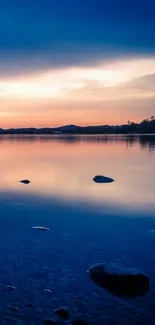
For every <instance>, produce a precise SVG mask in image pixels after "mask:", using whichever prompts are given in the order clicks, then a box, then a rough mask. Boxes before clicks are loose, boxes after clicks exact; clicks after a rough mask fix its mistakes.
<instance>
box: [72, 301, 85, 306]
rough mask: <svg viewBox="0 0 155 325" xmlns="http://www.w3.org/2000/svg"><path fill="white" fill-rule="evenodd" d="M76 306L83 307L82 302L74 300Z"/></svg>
mask: <svg viewBox="0 0 155 325" xmlns="http://www.w3.org/2000/svg"><path fill="white" fill-rule="evenodd" d="M74 302H75V304H76V305H79V306H83V305H84V302H83V301H81V300H75V301H74Z"/></svg>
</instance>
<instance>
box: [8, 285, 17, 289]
mask: <svg viewBox="0 0 155 325" xmlns="http://www.w3.org/2000/svg"><path fill="white" fill-rule="evenodd" d="M5 289H10V290H16V287H14V286H10V285H7V286H6V287H5Z"/></svg>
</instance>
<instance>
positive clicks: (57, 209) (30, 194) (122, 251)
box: [0, 136, 155, 325]
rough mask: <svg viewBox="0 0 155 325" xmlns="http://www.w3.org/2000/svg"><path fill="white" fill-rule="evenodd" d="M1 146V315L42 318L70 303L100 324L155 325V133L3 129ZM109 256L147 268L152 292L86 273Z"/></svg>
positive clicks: (23, 320) (9, 320)
mask: <svg viewBox="0 0 155 325" xmlns="http://www.w3.org/2000/svg"><path fill="white" fill-rule="evenodd" d="M0 152H1V155H0V171H1V181H0V191H1V195H0V207H1V210H0V211H1V213H0V257H1V272H0V286H1V290H2V292H1V295H0V318H1V324H19V325H24V324H31V325H33V324H39V325H40V324H43V318H44V317H54V315H53V309H56V308H59V307H61V306H67V307H68V308H69V310H70V311H71V315H72V319H76V318H81V319H84V320H86V321H88V322H89V323H90V324H94V325H95V324H117V325H124V324H127V325H128V324H150V325H152V324H154V318H155V309H154V306H155V272H154V271H155V252H154V247H155V234H154V233H150V232H149V230H151V229H155V213H154V211H155V199H154V198H155V172H154V166H155V136H141V137H138V136H135V137H121V136H116V137H114V136H109V137H104V136H98V137H96V136H84V137H74V136H71V137H62V136H59V137H56V136H53V137H49V136H47V137H1V138H0ZM98 174H101V175H105V176H108V177H112V178H113V179H114V180H115V181H114V182H113V183H111V184H96V183H94V182H93V181H92V179H93V177H94V176H95V175H98ZM21 179H30V180H31V181H32V183H31V184H28V185H25V184H22V183H20V182H19V181H20V180H21ZM33 226H43V227H48V228H50V231H47V232H46V231H45V232H39V231H37V230H35V229H32V227H33ZM100 262H117V263H121V264H124V265H126V266H129V267H134V268H138V269H140V270H142V271H143V272H145V273H146V274H147V275H148V276H149V277H150V278H151V289H150V291H149V293H148V294H146V295H145V296H143V297H141V298H137V299H135V300H129V299H119V298H116V297H114V296H112V295H110V294H109V293H107V292H106V291H104V290H102V289H100V288H99V287H97V286H96V285H95V284H94V283H92V282H91V280H90V279H89V277H88V275H87V272H86V271H87V269H88V268H89V267H90V266H91V265H92V264H95V263H100ZM7 285H12V286H15V287H16V290H9V289H5V286H7ZM45 289H50V290H51V292H47V291H45ZM28 303H32V304H34V305H35V308H30V307H28ZM11 304H15V306H17V307H18V308H19V310H18V311H11V315H9V311H10V310H11ZM58 324H63V322H61V321H58Z"/></svg>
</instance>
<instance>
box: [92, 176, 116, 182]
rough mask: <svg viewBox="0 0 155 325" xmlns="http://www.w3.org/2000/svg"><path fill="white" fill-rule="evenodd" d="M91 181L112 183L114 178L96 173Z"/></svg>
mask: <svg viewBox="0 0 155 325" xmlns="http://www.w3.org/2000/svg"><path fill="white" fill-rule="evenodd" d="M93 181H94V182H95V183H112V182H114V179H113V178H110V177H106V176H102V175H96V176H95V177H94V178H93Z"/></svg>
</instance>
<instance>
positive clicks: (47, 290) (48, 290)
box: [44, 289, 52, 292]
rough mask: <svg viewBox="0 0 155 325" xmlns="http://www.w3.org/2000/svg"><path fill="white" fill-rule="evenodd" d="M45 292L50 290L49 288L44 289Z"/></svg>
mask: <svg viewBox="0 0 155 325" xmlns="http://www.w3.org/2000/svg"><path fill="white" fill-rule="evenodd" d="M44 291H45V292H52V291H51V290H50V289H44Z"/></svg>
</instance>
